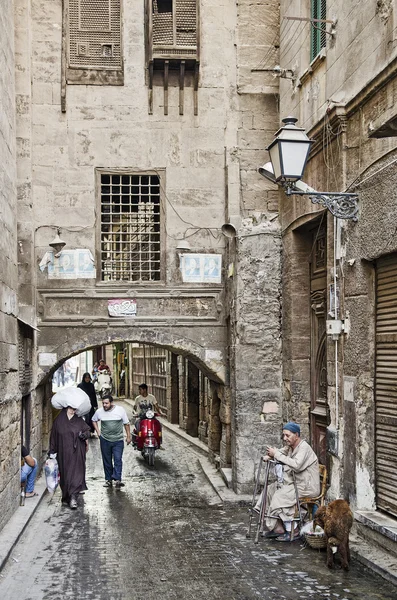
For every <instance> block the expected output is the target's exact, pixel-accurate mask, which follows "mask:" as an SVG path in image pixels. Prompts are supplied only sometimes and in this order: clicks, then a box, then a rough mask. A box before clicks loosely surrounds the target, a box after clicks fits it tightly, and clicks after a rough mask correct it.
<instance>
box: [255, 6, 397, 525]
mask: <svg viewBox="0 0 397 600" xmlns="http://www.w3.org/2000/svg"><path fill="white" fill-rule="evenodd" d="M314 9H315V10H314ZM316 10H317V12H316ZM319 11H320V12H319ZM357 11H359V15H360V18H358V16H357V15H358V12H357ZM313 18H316V19H320V21H317V22H316V21H313V20H311V19H313ZM321 19H323V20H324V22H321ZM395 20H396V14H395V4H394V3H392V2H364V3H361V2H360V3H358V2H355V1H353V0H349V1H347V2H342V1H338V0H337V1H336V2H328V1H327V2H325V0H324V1H322V2H309V1H308V2H304V3H302V2H298V1H296V2H295V1H293V2H283V1H282V2H281V12H280V49H279V52H280V61H279V64H280V67H281V69H282V70H283V71H282V76H281V78H280V115H281V117H285V116H287V115H290V114H291V115H293V116H295V117H297V118H298V125H299V126H301V127H304V128H305V129H306V131H307V133H308V135H309V137H310V138H313V139H314V144H313V147H312V150H311V154H310V159H309V162H308V165H307V168H306V171H305V173H304V180H305V182H306V183H308V184H309V185H310V186H312V187H313V188H314V189H316V190H319V191H337V192H338V191H339V192H342V191H350V192H357V193H358V194H359V215H358V221H357V222H356V223H355V222H352V221H342V220H341V219H338V220H335V219H334V217H333V216H332V215H331V214H330V212H329V211H327V210H324V209H322V208H321V207H319V206H318V205H314V204H312V203H311V202H310V199H309V198H307V197H298V196H296V197H292V198H287V197H286V196H285V195H284V193H283V192H281V193H280V222H281V229H282V240H283V249H284V251H283V387H284V402H283V407H284V408H283V410H284V415H285V418H295V419H296V420H297V421H300V422H302V423H303V424H304V429H305V432H306V434H307V435H308V436H310V438H311V441H312V443H313V445H314V447H315V449H316V451H317V452H318V454H319V455H320V457H321V459H322V461H323V462H325V463H326V464H327V465H328V468H329V473H330V488H329V491H328V495H329V498H330V499H332V498H337V497H346V498H348V499H350V501H351V504H352V506H353V507H354V508H355V509H357V512H356V516H357V519H358V520H361V521H365V522H366V523H367V524H368V521H366V519H368V518H370V520H371V523H372V524H371V527H373V528H376V527H377V525H376V521H377V516H376V515H378V514H379V511H382V512H383V514H386V515H388V516H389V517H393V516H394V517H395V516H397V495H396V492H395V489H396V488H395V482H396V480H397V471H396V468H395V465H396V462H397V460H396V459H397V455H396V450H395V448H394V447H393V444H392V443H391V442H389V440H391V439H392V438H394V435H395V433H396V432H397V429H396V428H397V409H396V406H397V400H396V392H395V385H396V371H395V368H394V365H395V352H396V351H395V340H396V322H397V321H396V317H397V314H396V311H397V303H396V295H395V289H396V286H397V271H396V266H395V265H396V260H397V254H396V252H397V236H396V226H395V215H396V211H397V197H396V187H395V177H396V176H395V173H396V170H395V161H396V137H395V123H396V108H395V106H396V103H395V89H396V66H397V54H396V45H395V40H394V33H395ZM325 21H327V22H325ZM393 32H394V33H393ZM273 63H275V61H274V60H273V59H272V58H271V57H269V63H268V64H267V65H266V66H269V67H271V66H272V65H273V66H274V64H273ZM335 284H336V290H337V297H338V300H337V319H339V320H342V322H343V323H344V325H345V333H342V334H341V335H339V336H338V338H337V340H336V341H335V340H334V339H333V338H332V336H331V335H327V333H326V323H327V321H328V320H333V319H334V318H335V304H334V302H335V293H334V289H335ZM376 509H377V510H376ZM368 511H369V512H370V513H371V517H368V514H369V513H368ZM371 511H372V512H371ZM363 513H365V515H366V516H365V517H364V516H363Z"/></svg>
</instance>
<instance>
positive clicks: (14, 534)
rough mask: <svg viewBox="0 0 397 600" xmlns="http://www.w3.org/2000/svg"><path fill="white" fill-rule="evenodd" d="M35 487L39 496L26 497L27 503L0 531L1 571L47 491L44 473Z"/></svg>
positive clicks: (18, 509) (37, 480)
mask: <svg viewBox="0 0 397 600" xmlns="http://www.w3.org/2000/svg"><path fill="white" fill-rule="evenodd" d="M34 488H35V491H36V492H37V494H38V496H34V497H32V498H25V505H24V506H20V507H19V508H17V510H16V511H15V512H14V514H13V515H12V517H11V518H10V520H9V521H8V522H7V524H6V525H4V527H3V529H2V530H1V531H0V571H1V569H2V568H3V567H4V565H5V563H6V562H7V559H8V558H9V556H10V554H11V552H12V550H13V548H14V546H15V545H16V544H17V542H18V540H19V539H20V537H21V536H22V534H23V532H24V531H25V529H26V527H27V526H28V524H29V521H30V519H31V518H32V516H33V514H34V512H35V510H36V508H37V506H38V505H39V503H40V502H41V500H42V498H43V496H44V494H45V493H46V490H47V488H46V482H45V477H44V475H41V476H40V477H39V478H38V479H36V481H35V486H34Z"/></svg>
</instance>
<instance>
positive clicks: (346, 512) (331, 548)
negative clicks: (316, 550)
mask: <svg viewBox="0 0 397 600" xmlns="http://www.w3.org/2000/svg"><path fill="white" fill-rule="evenodd" d="M316 525H320V527H322V528H323V529H324V533H325V538H326V540H327V567H328V568H329V569H332V568H333V566H334V554H335V553H336V552H337V550H339V554H340V558H341V564H342V569H344V570H345V571H348V570H349V562H350V549H349V533H350V529H351V527H352V525H353V513H352V511H351V510H350V506H349V504H348V502H346V500H334V501H333V502H330V503H329V504H328V506H320V508H319V509H318V510H317V512H316V514H315V517H314V526H316Z"/></svg>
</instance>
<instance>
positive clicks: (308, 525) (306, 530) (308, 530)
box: [301, 521, 324, 535]
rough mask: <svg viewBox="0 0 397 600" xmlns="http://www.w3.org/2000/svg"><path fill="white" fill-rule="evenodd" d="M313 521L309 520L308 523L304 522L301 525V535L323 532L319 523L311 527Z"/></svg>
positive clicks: (320, 533) (321, 533)
mask: <svg viewBox="0 0 397 600" xmlns="http://www.w3.org/2000/svg"><path fill="white" fill-rule="evenodd" d="M313 524H314V523H313V521H309V522H308V523H305V524H304V525H303V527H301V535H304V534H305V533H310V534H311V535H313V534H314V535H323V534H324V529H322V528H321V527H320V525H317V527H316V529H313Z"/></svg>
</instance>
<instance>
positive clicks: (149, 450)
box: [148, 448, 155, 467]
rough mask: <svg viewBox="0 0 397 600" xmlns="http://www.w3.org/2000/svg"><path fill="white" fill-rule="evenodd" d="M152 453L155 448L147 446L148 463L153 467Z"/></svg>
mask: <svg viewBox="0 0 397 600" xmlns="http://www.w3.org/2000/svg"><path fill="white" fill-rule="evenodd" d="M154 453H155V449H154V448H148V463H149V467H154Z"/></svg>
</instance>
